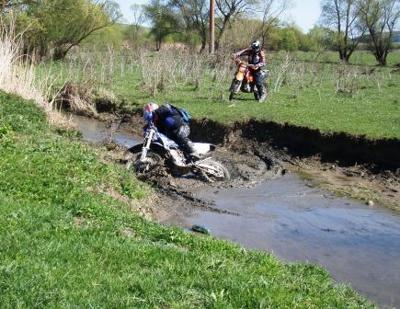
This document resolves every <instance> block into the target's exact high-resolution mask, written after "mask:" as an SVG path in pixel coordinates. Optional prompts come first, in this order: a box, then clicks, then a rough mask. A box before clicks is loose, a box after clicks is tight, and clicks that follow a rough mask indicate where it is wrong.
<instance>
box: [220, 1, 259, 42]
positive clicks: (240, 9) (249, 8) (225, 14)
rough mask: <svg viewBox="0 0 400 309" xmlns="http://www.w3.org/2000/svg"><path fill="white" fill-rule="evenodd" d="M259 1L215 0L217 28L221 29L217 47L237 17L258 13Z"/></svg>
mask: <svg viewBox="0 0 400 309" xmlns="http://www.w3.org/2000/svg"><path fill="white" fill-rule="evenodd" d="M259 3H260V1H259V0H215V4H216V7H217V17H218V18H217V28H218V30H219V31H218V34H217V38H216V41H215V47H216V48H217V49H218V48H219V46H220V41H221V38H222V37H223V35H224V33H225V31H226V29H227V28H228V27H230V25H231V23H232V21H233V20H235V19H236V18H237V17H240V16H243V15H252V14H254V13H256V11H257V6H258V4H259Z"/></svg>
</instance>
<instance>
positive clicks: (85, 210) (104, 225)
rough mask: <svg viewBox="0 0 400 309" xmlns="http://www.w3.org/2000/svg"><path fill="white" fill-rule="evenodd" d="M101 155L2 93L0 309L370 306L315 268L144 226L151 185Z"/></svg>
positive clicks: (220, 242) (265, 254)
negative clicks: (138, 211)
mask: <svg viewBox="0 0 400 309" xmlns="http://www.w3.org/2000/svg"><path fill="white" fill-rule="evenodd" d="M101 151H102V150H101V149H98V150H95V149H91V148H90V147H89V146H85V145H84V144H82V143H81V142H80V141H79V140H78V139H77V137H76V134H75V133H74V132H71V131H63V130H56V129H54V128H52V127H49V125H48V124H47V122H46V119H45V116H44V114H43V113H42V112H41V111H40V110H39V109H38V108H36V107H35V106H34V105H33V103H30V102H25V101H23V100H21V99H18V98H16V97H14V96H10V95H6V94H4V93H0V248H1V250H0V303H1V307H2V308H43V307H104V308H110V307H113V308H125V307H129V308H294V307H296V308H366V307H371V305H370V304H369V303H368V302H366V301H365V300H364V299H362V298H361V297H359V296H358V295H357V294H356V293H355V292H353V291H352V290H350V289H349V288H346V287H344V286H335V285H334V284H333V282H332V280H331V279H330V277H329V275H328V274H327V273H326V272H325V271H324V270H322V269H321V268H318V267H315V266H311V265H308V264H284V263H281V262H279V261H278V260H277V259H276V258H275V257H273V256H271V255H268V254H267V253H262V252H254V251H247V250H244V249H242V248H240V247H238V246H235V245H233V244H230V243H227V242H223V241H217V240H214V239H212V238H210V237H196V236H193V235H191V234H189V233H186V232H184V231H182V230H180V229H174V228H166V227H162V226H160V225H157V224H155V223H151V222H148V221H145V220H144V219H142V218H141V217H139V216H137V215H135V213H134V212H133V211H132V210H131V206H130V205H129V204H130V203H129V202H128V201H136V202H135V204H136V205H140V203H144V199H146V198H148V196H149V194H151V191H150V189H149V188H147V187H146V186H145V185H143V184H141V183H139V182H137V181H136V180H135V178H134V177H133V176H132V175H130V174H127V172H126V171H125V170H124V169H122V168H120V167H118V166H114V165H112V164H106V163H103V162H102V160H101V159H100V157H101ZM109 192H113V194H109ZM112 196H114V197H112ZM115 196H120V197H124V199H125V200H126V202H123V201H121V200H123V199H121V198H119V199H116V198H115ZM141 201H142V202H141Z"/></svg>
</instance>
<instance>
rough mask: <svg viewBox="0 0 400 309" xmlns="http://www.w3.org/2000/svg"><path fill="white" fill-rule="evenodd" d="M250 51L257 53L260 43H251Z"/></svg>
mask: <svg viewBox="0 0 400 309" xmlns="http://www.w3.org/2000/svg"><path fill="white" fill-rule="evenodd" d="M251 49H252V50H254V51H256V52H258V51H260V49H261V44H260V41H258V40H257V41H254V42H253V43H251Z"/></svg>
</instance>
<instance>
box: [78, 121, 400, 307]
mask: <svg viewBox="0 0 400 309" xmlns="http://www.w3.org/2000/svg"><path fill="white" fill-rule="evenodd" d="M73 122H74V123H75V124H76V126H77V128H78V130H79V131H80V132H81V133H82V135H83V139H84V140H86V141H88V142H91V143H97V144H102V145H106V147H107V149H108V150H109V159H110V160H111V161H114V162H118V163H121V164H123V163H124V162H125V161H124V160H125V158H126V153H125V150H126V148H127V147H130V146H133V145H135V144H137V143H140V141H141V138H140V136H141V133H142V132H141V128H142V122H141V119H140V118H139V117H135V116H133V117H124V118H118V119H117V118H114V117H110V118H108V119H107V121H106V122H100V121H96V120H94V119H88V118H84V117H79V116H73ZM195 126H196V125H195ZM212 127H213V126H212V125H211V128H212ZM220 132H221V131H220ZM196 133H197V134H196ZM225 133H226V132H225ZM194 136H195V138H196V139H197V140H199V141H204V139H208V141H210V140H211V141H215V137H214V139H213V138H212V135H211V134H207V132H206V133H205V135H203V137H202V139H200V136H199V134H198V131H196V128H195V132H194ZM221 136H222V135H221ZM224 136H225V137H224V138H223V140H221V142H222V143H223V144H224V146H223V147H220V148H219V149H218V150H217V151H216V152H215V153H214V154H213V158H215V159H216V160H218V161H220V162H221V163H223V164H224V165H225V166H226V167H227V168H228V169H229V171H230V173H231V176H232V179H231V180H230V181H228V182H224V183H221V182H216V183H207V182H204V181H201V180H199V179H197V178H194V177H193V176H191V175H187V176H185V177H173V176H172V175H171V173H170V172H169V171H168V170H167V169H166V168H160V169H156V170H154V171H153V172H152V173H150V174H149V175H139V178H141V179H142V180H144V181H146V182H149V183H151V184H152V186H153V187H155V188H156V190H157V192H158V195H157V196H156V197H154V199H153V204H154V205H155V206H153V207H150V209H149V211H150V214H151V217H152V218H153V219H154V220H157V221H158V222H160V223H163V224H167V225H174V226H180V227H182V228H185V229H187V230H190V228H191V227H192V226H193V225H201V226H205V227H207V228H208V229H209V230H210V231H211V234H212V235H213V236H216V237H219V238H222V239H227V240H231V241H234V242H237V243H239V244H241V245H242V246H244V247H247V248H254V249H260V250H267V251H269V252H273V253H274V254H275V255H277V256H279V257H280V258H282V259H283V260H286V261H309V262H312V263H314V264H318V265H321V266H323V267H325V268H327V269H328V270H329V271H330V273H331V274H332V276H333V277H334V278H335V279H336V280H337V281H338V282H341V283H347V284H350V285H351V286H352V287H353V288H355V289H356V290H358V291H359V292H360V293H361V294H363V295H365V296H367V297H368V298H370V299H371V300H372V301H374V302H375V303H377V304H379V305H380V306H382V307H387V308H393V307H395V308H400V295H399V293H398V292H399V288H398V287H399V286H400V271H399V270H400V213H399V212H395V211H391V210H390V209H388V208H386V207H380V206H378V205H377V202H376V201H384V203H385V205H386V206H389V207H391V208H396V207H398V206H399V205H398V204H399V201H400V195H399V191H400V186H399V177H398V176H397V175H396V171H395V170H394V171H393V169H391V170H390V169H389V170H388V171H380V172H376V171H374V170H373V168H370V167H366V166H363V165H343V164H341V163H340V162H339V161H333V162H332V161H326V162H324V160H321V158H320V157H318V156H317V157H313V156H309V157H307V158H303V157H300V156H294V155H292V154H290V153H289V152H288V151H285V150H284V149H281V148H279V147H275V145H273V144H270V143H268V142H266V141H264V142H262V141H259V140H257V139H243V135H242V134H238V132H237V131H236V132H231V133H230V134H229V133H228V134H225V135H224ZM218 138H220V137H219V136H218ZM299 175H300V176H301V177H300V176H299ZM321 187H322V189H321ZM323 188H326V189H329V190H330V191H334V192H336V193H338V192H339V193H342V194H344V195H346V196H355V197H357V198H359V199H362V200H363V201H356V200H352V199H349V198H341V197H338V196H337V195H334V194H332V193H330V192H329V191H327V190H324V189H323ZM368 202H369V205H367V204H368Z"/></svg>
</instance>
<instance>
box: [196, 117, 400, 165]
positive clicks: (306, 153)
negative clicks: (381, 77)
mask: <svg viewBox="0 0 400 309" xmlns="http://www.w3.org/2000/svg"><path fill="white" fill-rule="evenodd" d="M192 134H193V138H194V139H200V138H202V139H204V138H206V139H207V140H208V141H209V142H213V143H218V144H219V143H223V144H228V145H229V144H231V143H232V140H233V141H235V140H236V139H237V138H238V137H239V138H241V139H242V140H250V141H255V142H257V143H267V144H268V145H270V146H271V147H272V148H274V149H277V150H284V151H285V153H287V154H288V155H290V156H292V157H299V158H309V157H315V156H319V157H320V160H321V162H337V163H339V164H340V165H341V166H353V165H356V164H358V165H360V164H364V165H367V166H368V167H369V168H370V169H371V170H377V171H381V170H392V171H396V170H397V169H400V140H398V139H379V140H371V139H368V138H366V137H365V136H353V135H350V134H346V133H332V134H324V133H321V132H320V131H319V130H314V129H310V128H306V127H299V126H294V125H289V124H284V125H282V124H278V123H275V122H270V121H258V120H250V121H248V122H244V123H235V124H233V125H231V126H227V125H223V124H219V123H217V122H215V121H212V120H208V119H203V120H195V121H193V123H192Z"/></svg>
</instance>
